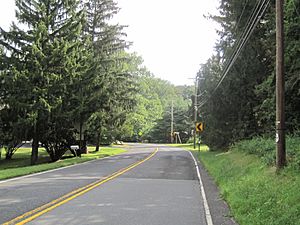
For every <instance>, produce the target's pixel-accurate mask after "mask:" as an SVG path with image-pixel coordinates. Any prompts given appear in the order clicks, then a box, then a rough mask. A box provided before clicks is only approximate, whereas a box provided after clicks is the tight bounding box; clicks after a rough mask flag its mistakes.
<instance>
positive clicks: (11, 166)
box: [0, 147, 125, 180]
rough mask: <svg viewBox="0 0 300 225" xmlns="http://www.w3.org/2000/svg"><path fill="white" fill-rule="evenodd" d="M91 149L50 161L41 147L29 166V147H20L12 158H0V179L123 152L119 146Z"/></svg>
mask: <svg viewBox="0 0 300 225" xmlns="http://www.w3.org/2000/svg"><path fill="white" fill-rule="evenodd" d="M93 151H94V148H90V147H89V154H82V155H81V156H82V157H81V158H79V157H71V154H67V155H66V156H65V157H64V158H63V159H62V160H59V161H57V162H51V163H50V158H49V156H48V153H47V152H46V151H45V150H44V149H42V148H41V149H40V150H39V160H38V163H37V165H34V166H30V154H31V149H30V148H20V149H18V150H17V152H16V153H15V154H14V155H13V159H12V160H4V159H2V160H0V180H3V179H7V178H12V177H17V176H22V175H27V174H32V173H37V172H41V171H46V170H51V169H56V168H60V167H64V166H69V165H73V164H78V163H82V162H86V161H90V160H93V159H98V158H103V157H106V156H111V155H116V154H119V153H122V152H125V150H124V149H121V148H109V147H102V148H101V150H100V151H99V152H93Z"/></svg>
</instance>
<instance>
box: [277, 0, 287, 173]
mask: <svg viewBox="0 0 300 225" xmlns="http://www.w3.org/2000/svg"><path fill="white" fill-rule="evenodd" d="M283 2H284V0H276V167H277V170H280V169H282V168H283V167H284V166H285V165H286V150H285V115H284V111H285V109H284V38H283V37H284V28H283Z"/></svg>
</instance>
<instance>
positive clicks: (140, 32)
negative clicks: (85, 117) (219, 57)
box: [0, 0, 219, 85]
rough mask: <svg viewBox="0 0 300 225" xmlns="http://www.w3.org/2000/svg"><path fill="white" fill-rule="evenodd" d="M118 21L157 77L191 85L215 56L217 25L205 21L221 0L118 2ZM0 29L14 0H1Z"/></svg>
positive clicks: (7, 20) (10, 16) (10, 14)
mask: <svg viewBox="0 0 300 225" xmlns="http://www.w3.org/2000/svg"><path fill="white" fill-rule="evenodd" d="M117 1H118V3H119V7H121V11H120V12H119V14H118V15H117V16H116V18H115V19H116V21H118V22H119V24H121V25H129V27H128V28H126V33H127V35H128V37H127V40H128V41H132V42H133V46H132V47H131V51H135V52H137V53H138V54H139V55H141V56H142V57H143V59H144V64H145V66H146V67H147V68H148V69H149V70H150V71H151V72H152V73H153V74H154V75H155V76H156V77H160V78H162V79H164V80H169V81H171V83H173V84H176V85H181V84H192V83H193V80H191V79H189V78H193V77H195V76H196V74H197V71H198V70H199V68H200V64H202V63H205V62H206V60H207V59H208V58H209V57H210V56H211V55H212V53H213V46H214V43H215V41H216V39H217V35H216V32H215V29H216V27H217V25H216V24H215V23H213V22H211V21H209V20H207V19H205V18H204V16H203V15H207V14H208V13H209V12H210V13H212V14H216V13H217V12H216V11H217V10H216V8H217V6H218V2H219V0H184V1H183V0H117ZM0 4H1V5H0V26H1V27H2V28H5V29H8V27H9V25H10V23H11V21H12V20H13V18H14V0H1V3H0Z"/></svg>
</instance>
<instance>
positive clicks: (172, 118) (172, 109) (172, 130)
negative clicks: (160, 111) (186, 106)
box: [171, 100, 174, 143]
mask: <svg viewBox="0 0 300 225" xmlns="http://www.w3.org/2000/svg"><path fill="white" fill-rule="evenodd" d="M173 124H174V102H173V100H172V105H171V143H173V141H174V137H173V133H174V126H173Z"/></svg>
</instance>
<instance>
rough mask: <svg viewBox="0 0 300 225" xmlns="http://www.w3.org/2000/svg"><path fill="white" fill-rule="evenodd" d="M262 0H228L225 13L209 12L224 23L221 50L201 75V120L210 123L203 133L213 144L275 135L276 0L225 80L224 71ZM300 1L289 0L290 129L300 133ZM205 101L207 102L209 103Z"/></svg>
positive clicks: (287, 80) (223, 7) (287, 68)
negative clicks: (221, 80)
mask: <svg viewBox="0 0 300 225" xmlns="http://www.w3.org/2000/svg"><path fill="white" fill-rule="evenodd" d="M259 3H260V1H238V0H222V1H220V6H219V15H210V16H209V18H210V19H212V20H214V21H216V22H217V23H218V24H219V27H220V28H219V30H218V34H219V37H220V39H219V41H218V42H217V43H216V46H215V54H214V55H213V56H212V57H210V59H209V60H208V61H207V62H206V63H205V64H203V65H202V66H201V68H200V70H199V73H198V75H199V76H200V77H201V78H203V79H200V80H199V90H198V93H201V94H203V96H202V97H200V100H199V103H198V104H199V105H200V106H201V107H200V109H199V110H200V115H199V118H198V119H199V120H202V121H204V122H205V124H206V129H205V132H204V133H203V138H204V140H205V142H206V143H207V144H209V145H210V146H212V147H218V148H220V147H226V146H228V145H230V144H232V143H234V142H236V141H238V140H241V139H249V138H252V137H254V136H268V137H270V136H271V137H274V139H275V112H276V109H275V108H276V107H275V83H276V82H275V81H276V79H275V56H276V53H275V46H276V43H275V31H276V30H275V3H274V2H273V1H271V2H270V4H269V5H268V7H267V11H266V13H265V14H264V16H263V17H262V18H261V19H260V20H259V23H258V24H257V26H256V28H255V30H254V32H253V34H252V35H251V36H250V38H249V40H248V42H247V43H246V44H245V46H244V48H243V49H242V51H241V53H240V55H239V56H238V58H237V59H236V62H235V63H234V65H233V66H232V67H231V69H230V71H229V72H228V74H227V76H226V78H225V79H224V80H223V82H222V83H221V85H219V86H218V87H217V88H216V84H217V83H218V81H219V80H220V74H222V71H223V70H224V68H225V66H226V63H228V61H229V57H228V56H229V55H230V54H231V53H232V52H233V51H234V48H235V47H236V46H235V43H236V42H237V40H239V38H240V37H241V35H242V32H243V31H244V28H245V27H246V25H247V24H248V23H249V21H250V22H252V20H251V19H250V18H251V15H252V13H253V12H254V9H255V7H256V5H257V4H259ZM299 9H300V2H299V1H298V0H287V1H285V4H284V14H285V18H284V26H285V37H284V38H285V83H286V89H285V98H286V129H287V132H288V133H289V134H291V135H296V134H299V127H300V76H299V74H300V62H299V58H300V39H299V37H300V27H299V24H300V14H299V13H300V12H299ZM204 102H205V104H202V103H204Z"/></svg>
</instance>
